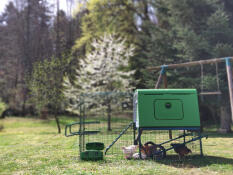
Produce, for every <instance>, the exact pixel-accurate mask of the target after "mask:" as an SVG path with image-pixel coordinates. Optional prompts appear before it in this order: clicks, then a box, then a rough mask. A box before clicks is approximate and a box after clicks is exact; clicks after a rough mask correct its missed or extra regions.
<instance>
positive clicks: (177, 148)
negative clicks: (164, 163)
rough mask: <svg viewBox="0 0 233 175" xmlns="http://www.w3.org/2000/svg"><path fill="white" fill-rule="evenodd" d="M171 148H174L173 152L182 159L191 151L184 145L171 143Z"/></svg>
mask: <svg viewBox="0 0 233 175" xmlns="http://www.w3.org/2000/svg"><path fill="white" fill-rule="evenodd" d="M171 146H172V147H173V148H174V150H175V152H176V153H177V154H179V158H181V157H184V156H185V155H187V154H188V153H192V151H191V150H190V149H189V148H187V147H186V146H185V144H180V143H172V144H171Z"/></svg>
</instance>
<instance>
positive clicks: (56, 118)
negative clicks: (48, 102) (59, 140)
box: [54, 112, 61, 134]
mask: <svg viewBox="0 0 233 175" xmlns="http://www.w3.org/2000/svg"><path fill="white" fill-rule="evenodd" d="M54 117H55V120H56V123H57V130H58V133H59V134H60V133H61V126H60V122H59V118H58V116H57V112H55V115H54Z"/></svg>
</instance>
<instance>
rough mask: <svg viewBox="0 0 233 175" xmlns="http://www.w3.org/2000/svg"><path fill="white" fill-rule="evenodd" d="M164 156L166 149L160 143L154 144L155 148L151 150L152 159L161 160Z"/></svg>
mask: <svg viewBox="0 0 233 175" xmlns="http://www.w3.org/2000/svg"><path fill="white" fill-rule="evenodd" d="M165 157H166V150H165V148H164V147H163V146H161V145H156V150H155V151H154V152H153V159H154V160H161V159H163V158H165Z"/></svg>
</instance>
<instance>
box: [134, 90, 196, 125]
mask: <svg viewBox="0 0 233 175" xmlns="http://www.w3.org/2000/svg"><path fill="white" fill-rule="evenodd" d="M134 122H135V123H136V127H137V128H150V127H151V128H174V129H175V128H183V127H185V128H193V127H194V128H198V127H200V116H199V107H198V98H197V91H196V89H138V90H136V91H135V94H134Z"/></svg>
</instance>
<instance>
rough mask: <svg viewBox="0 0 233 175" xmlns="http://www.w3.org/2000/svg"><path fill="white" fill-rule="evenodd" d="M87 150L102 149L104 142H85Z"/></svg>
mask: <svg viewBox="0 0 233 175" xmlns="http://www.w3.org/2000/svg"><path fill="white" fill-rule="evenodd" d="M86 149H87V150H103V149H104V143H101V142H89V143H87V144H86Z"/></svg>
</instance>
